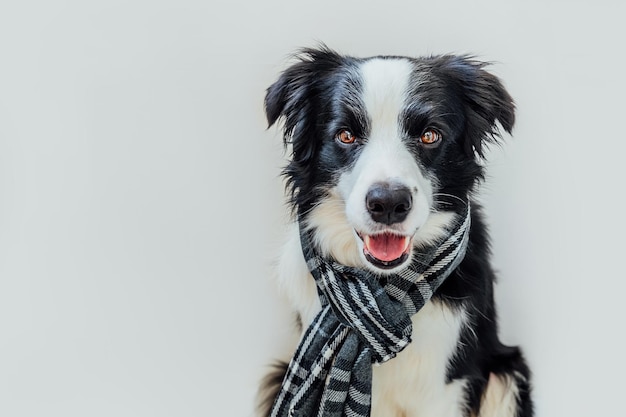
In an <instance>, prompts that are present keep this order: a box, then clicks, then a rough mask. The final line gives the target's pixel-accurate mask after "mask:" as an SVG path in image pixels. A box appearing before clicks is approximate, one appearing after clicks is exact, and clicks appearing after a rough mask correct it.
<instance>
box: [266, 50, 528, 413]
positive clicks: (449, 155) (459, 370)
mask: <svg viewBox="0 0 626 417" xmlns="http://www.w3.org/2000/svg"><path fill="white" fill-rule="evenodd" d="M378 58H381V57H378ZM383 58H385V57H383ZM403 59H408V60H409V61H410V62H411V63H412V65H413V67H414V75H413V77H414V78H415V82H414V83H413V84H412V85H414V91H412V92H411V105H410V106H409V107H408V108H407V110H406V112H405V114H403V115H402V123H403V125H404V131H405V132H406V138H404V140H405V141H406V143H407V147H408V148H409V149H412V152H414V154H415V158H417V159H419V161H420V165H421V166H422V167H423V169H424V170H425V171H426V172H428V173H429V174H430V175H431V176H432V177H433V178H436V184H437V189H436V190H435V191H436V194H435V195H436V196H438V198H437V200H436V204H437V205H438V206H437V207H435V209H439V208H444V209H445V208H449V207H451V206H454V205H455V204H458V200H457V197H458V199H459V200H460V199H463V198H464V197H465V196H466V195H468V194H470V195H471V193H472V191H474V189H475V187H476V186H477V184H478V183H479V182H480V181H481V180H482V179H483V176H484V172H483V167H482V165H481V164H480V159H481V158H482V157H484V154H485V144H487V143H493V142H497V140H498V139H499V126H501V127H502V128H503V129H504V130H505V131H506V132H509V133H510V132H511V130H512V128H513V125H514V123H515V107H514V104H513V100H512V99H511V97H510V95H509V94H508V93H507V91H506V90H505V88H504V87H503V85H502V83H501V82H500V81H499V80H498V79H497V78H496V77H494V76H493V75H491V74H489V73H488V72H486V71H485V70H484V66H485V64H483V63H480V62H477V61H475V60H474V59H472V58H471V57H467V56H449V55H444V56H432V57H427V58H420V59H411V58H403ZM361 62H363V59H359V58H353V57H345V56H342V55H339V54H337V53H336V52H333V51H331V50H329V49H328V48H325V47H322V48H320V49H306V50H303V51H302V52H301V53H300V54H299V55H298V57H297V62H296V63H295V64H294V65H292V66H291V67H289V68H288V69H287V70H286V71H284V72H283V73H282V75H281V76H280V78H279V80H278V81H277V82H276V83H275V84H273V85H272V86H271V87H270V88H269V89H268V91H267V96H266V100H265V108H266V112H267V118H268V122H269V125H270V126H271V125H273V124H274V123H275V122H276V121H277V120H278V119H279V118H280V117H282V118H283V120H284V140H285V143H286V144H291V145H292V156H291V159H290V162H289V164H288V165H287V167H286V168H285V170H284V175H285V177H286V180H287V184H288V188H289V190H290V192H291V202H292V204H293V207H294V208H295V209H296V210H297V211H298V212H299V213H301V214H304V215H306V213H307V212H308V211H309V210H310V208H311V207H313V206H314V205H315V203H316V202H318V201H320V199H321V198H322V197H323V196H324V194H325V192H326V190H328V189H329V188H330V187H332V186H333V185H334V184H335V183H336V181H337V176H336V172H338V171H340V170H341V169H342V167H349V166H350V165H351V164H352V163H353V162H354V160H355V159H356V158H357V157H358V148H357V149H356V150H355V148H351V149H350V150H346V149H343V148H342V147H341V146H337V143H336V141H335V140H334V135H335V133H336V132H337V131H338V130H339V129H342V128H348V129H349V130H351V131H352V132H353V133H355V134H356V136H357V137H359V138H367V134H368V129H369V121H368V120H366V119H365V118H363V117H360V116H359V115H362V114H364V112H363V111H360V110H359V109H360V108H361V107H362V106H363V103H361V102H360V100H359V94H358V93H359V91H360V89H361V88H362V86H361V85H360V81H359V78H358V76H356V75H355V74H356V71H355V68H356V67H357V65H359V63H361ZM426 127H436V128H437V129H438V130H439V131H441V132H442V133H443V135H444V136H445V137H446V138H448V140H446V141H443V143H441V144H440V145H439V146H434V147H424V146H421V145H419V144H417V143H416V142H415V141H414V140H413V138H414V137H419V135H420V134H421V133H422V132H423V130H424V129H425V128H426ZM473 207H474V208H473V210H472V228H471V232H470V243H469V247H468V250H467V254H466V256H465V258H464V260H463V262H462V263H461V264H460V266H459V267H458V268H457V269H456V270H455V271H454V272H453V274H452V275H451V276H450V277H448V278H447V280H446V281H445V282H444V284H443V285H442V286H441V287H440V288H439V290H438V291H437V293H436V294H435V296H434V299H435V300H438V301H440V302H443V303H446V304H448V305H449V306H450V307H452V308H455V307H460V306H461V305H463V306H464V308H465V309H466V311H467V314H469V322H470V323H471V329H466V330H465V331H464V332H463V333H462V335H461V341H460V343H459V346H458V349H457V352H456V354H455V356H454V357H453V358H452V360H451V361H450V364H449V367H448V375H447V378H448V380H449V381H452V380H455V379H457V378H464V379H467V380H468V381H469V383H468V392H467V396H468V401H469V404H468V405H469V408H470V409H471V411H473V412H475V413H477V412H478V408H479V406H480V401H481V397H482V395H483V393H484V390H485V388H486V385H487V382H488V380H489V375H490V374H491V373H493V374H496V375H504V374H508V375H511V376H512V378H513V379H514V380H515V381H517V384H518V387H519V398H518V403H519V410H520V411H519V415H518V417H530V416H532V415H533V411H532V402H531V399H530V385H529V382H528V381H529V380H530V372H529V369H528V367H527V365H526V363H525V361H524V359H523V357H522V355H521V353H520V350H519V349H518V348H514V347H507V346H504V345H503V344H502V343H501V342H500V341H499V339H498V329H497V317H496V311H495V306H494V295H493V283H494V280H495V274H494V272H493V270H492V268H491V264H490V249H489V239H488V235H487V229H486V226H485V225H484V222H483V219H482V215H481V212H480V208H479V206H478V205H477V204H474V206H473ZM284 371H285V368H284V367H281V368H280V372H282V373H284ZM269 382H270V383H269V384H268V386H272V387H274V388H273V390H272V392H274V393H275V392H276V390H277V389H278V386H279V382H280V378H278V376H277V375H276V374H273V376H272V377H271V378H270V379H269ZM468 411H469V410H468Z"/></svg>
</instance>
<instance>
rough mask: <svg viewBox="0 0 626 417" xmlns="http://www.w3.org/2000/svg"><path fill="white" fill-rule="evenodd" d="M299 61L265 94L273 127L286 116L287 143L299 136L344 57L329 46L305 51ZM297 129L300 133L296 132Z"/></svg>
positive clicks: (296, 56)
mask: <svg viewBox="0 0 626 417" xmlns="http://www.w3.org/2000/svg"><path fill="white" fill-rule="evenodd" d="M295 59H296V60H297V61H296V62H295V63H294V64H293V65H291V66H290V67H289V68H287V69H286V70H285V71H284V72H283V73H282V74H281V75H280V77H279V78H278V80H277V81H276V82H275V83H274V84H272V85H271V86H270V87H269V88H268V89H267V93H266V95H265V114H266V116H267V122H268V125H269V126H270V127H271V126H272V125H273V124H274V123H276V121H277V120H278V119H279V118H280V117H281V116H282V117H284V121H285V125H284V127H283V129H284V133H285V141H288V140H289V138H290V137H292V136H293V137H297V136H299V135H298V133H300V130H301V129H302V128H304V126H301V125H302V122H303V121H304V120H303V119H305V118H306V116H307V111H308V110H310V109H311V107H312V106H313V105H314V103H315V101H316V100H317V99H318V95H319V93H320V92H319V91H318V88H319V86H320V84H321V83H320V82H321V81H323V79H324V77H325V76H326V75H327V74H329V73H330V72H331V71H332V70H333V69H335V68H336V67H337V66H339V65H340V63H341V59H342V58H341V56H340V55H339V54H337V53H336V52H335V51H333V50H331V49H329V48H328V47H326V46H325V45H321V46H320V48H319V49H312V48H307V49H302V50H301V51H300V52H299V53H298V54H296V55H295ZM294 129H297V131H294Z"/></svg>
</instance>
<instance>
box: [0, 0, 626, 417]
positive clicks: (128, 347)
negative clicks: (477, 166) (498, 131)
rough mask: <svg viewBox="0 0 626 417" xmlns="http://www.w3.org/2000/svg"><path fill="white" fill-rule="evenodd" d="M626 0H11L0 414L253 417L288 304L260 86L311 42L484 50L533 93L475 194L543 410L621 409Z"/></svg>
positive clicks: (5, 45)
mask: <svg viewBox="0 0 626 417" xmlns="http://www.w3.org/2000/svg"><path fill="white" fill-rule="evenodd" d="M623 4H624V3H620V2H618V1H615V2H602V1H594V2H591V1H589V2H565V1H563V2H551V1H543V2H539V1H536V2H535V1H528V2H517V3H513V2H506V1H495V0H493V1H472V2H460V1H459V2H454V3H453V2H445V1H441V2H434V1H428V2H426V1H410V2H409V1H386V2H378V3H375V2H363V1H336V0H335V1H328V0H317V1H314V2H312V1H311V2H299V1H295V0H291V1H283V0H267V1H258V2H252V1H250V2H235V1H232V2H225V1H224V2H221V1H193V0H179V1H172V0H168V1H147V0H144V1H141V0H130V1H129V0H124V1H115V0H109V1H99V2H84V1H20V2H17V1H14V2H8V1H7V2H3V3H2V4H1V5H0V415H2V416H7V417H18V416H20V417H21V416H64V417H67V416H81V417H83V416H146V417H148V416H150V417H152V416H211V417H214V416H244V417H249V416H252V413H253V397H254V392H255V389H256V385H257V381H258V379H259V378H260V377H261V376H262V374H263V372H264V371H265V369H266V365H267V364H268V363H270V362H271V361H272V360H273V358H275V357H277V356H278V355H280V354H284V353H285V343H286V341H287V339H288V334H289V329H290V328H291V326H292V318H291V317H290V316H289V314H288V310H287V308H286V306H285V305H284V302H283V301H282V300H281V299H280V297H279V296H278V295H277V294H276V291H275V289H274V287H273V284H272V280H271V274H272V262H273V260H274V258H275V257H276V255H277V252H278V250H279V247H280V243H281V234H282V231H283V224H284V223H285V221H286V220H287V219H288V216H287V215H286V210H285V206H284V203H283V190H282V187H283V186H282V182H281V179H280V178H279V174H280V169H281V167H282V165H283V164H284V159H283V154H282V145H281V137H280V134H279V133H278V131H277V130H276V129H270V130H266V122H265V119H264V114H263V107H262V103H263V98H264V92H265V89H266V88H267V87H268V86H269V85H270V83H272V82H273V81H274V80H275V78H276V77H277V75H278V73H279V72H280V71H281V70H282V69H284V68H285V65H286V64H287V63H288V57H289V54H290V53H292V52H294V51H295V50H296V49H297V48H298V47H302V46H314V45H316V44H317V42H319V41H323V42H325V43H327V44H328V45H329V46H330V47H332V48H335V49H337V50H339V51H341V52H344V53H349V54H352V55H357V56H368V55H376V54H398V55H413V56H417V55H425V54H433V53H471V54H475V55H476V56H477V57H478V58H480V59H483V60H486V61H491V62H493V65H492V66H491V67H490V69H491V71H493V72H494V73H495V74H497V75H498V76H500V77H501V78H502V79H503V81H504V83H505V85H506V86H507V88H508V89H509V91H510V92H511V94H512V95H513V97H514V98H515V100H516V102H517V106H518V113H517V116H518V123H517V126H516V128H515V131H514V134H513V137H509V136H507V137H506V138H505V142H506V145H505V146H504V147H503V148H502V149H497V148H496V149H494V150H493V151H492V152H491V154H490V156H489V162H488V166H489V178H488V180H487V182H486V183H485V186H484V188H483V191H482V193H481V196H482V197H481V200H482V201H483V203H484V205H485V207H486V212H487V213H488V215H489V223H490V225H491V231H492V235H493V243H494V245H493V251H494V260H493V261H494V264H495V267H496V269H497V270H498V272H499V276H500V281H499V284H498V287H497V304H498V306H499V312H500V322H501V336H502V338H503V340H504V341H505V342H507V343H511V344H519V345H521V346H522V348H523V349H524V351H525V352H526V354H527V356H528V359H529V361H530V364H531V366H532V369H533V371H534V383H535V387H536V389H535V399H536V402H537V415H538V416H580V417H583V416H590V415H619V414H620V413H623V389H624V386H623V380H624V373H625V372H626V360H625V359H624V355H625V353H624V344H625V341H626V338H625V337H624V323H623V322H624V318H625V314H624V313H625V307H624V305H625V304H626V303H625V301H624V292H625V290H626V285H624V281H625V279H626V274H625V273H624V268H623V264H622V263H623V260H624V243H623V241H624V234H625V232H626V230H625V222H624V210H625V208H626V207H625V203H624V198H623V184H622V183H623V181H624V178H626V176H625V169H624V165H625V162H624V152H625V150H626V149H625V148H626V147H625V146H624V142H625V135H624V132H623V130H624V117H625V116H624V114H625V110H626V109H625V107H626V106H625V105H624V102H625V97H626V88H625V87H626V83H625V82H624V64H625V63H626V60H625V58H624V51H623V49H624V48H623V40H624V39H625V38H626V30H624V29H623V27H624V26H623V21H622V20H623V17H624V15H625V13H624V12H626V10H625V7H624V6H623Z"/></svg>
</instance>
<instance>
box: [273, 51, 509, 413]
mask: <svg viewBox="0 0 626 417" xmlns="http://www.w3.org/2000/svg"><path fill="white" fill-rule="evenodd" d="M360 70H361V76H362V79H363V86H364V89H363V97H362V99H363V103H364V104H365V108H366V111H367V113H368V116H369V120H370V123H371V126H370V127H371V131H370V136H369V137H368V138H367V143H366V144H365V146H364V149H363V150H362V152H361V154H360V156H359V158H358V160H357V161H356V163H355V164H354V166H353V167H352V169H351V170H350V171H347V172H344V173H343V174H342V175H341V176H340V178H339V182H338V185H337V186H336V187H335V188H333V189H331V190H329V193H328V195H327V196H326V197H325V198H324V199H323V200H322V201H320V202H318V204H317V205H316V207H315V208H314V209H313V210H312V211H311V212H310V213H309V215H308V217H307V222H308V223H307V225H306V227H309V228H312V229H314V230H315V233H314V238H315V244H316V245H317V247H318V248H319V249H320V250H321V252H322V253H323V254H324V255H326V256H331V257H333V258H335V259H336V260H337V261H338V262H340V263H342V264H345V265H349V266H354V267H369V268H374V267H373V266H372V265H370V264H369V262H367V261H366V259H365V258H364V257H363V247H362V242H361V241H360V239H359V238H358V236H357V235H356V233H355V230H356V231H359V232H365V233H376V232H380V230H379V228H380V227H381V226H380V225H379V224H376V223H374V222H373V221H372V220H371V218H370V216H369V214H368V212H367V210H366V207H365V196H366V193H367V191H368V189H369V188H370V187H371V185H372V184H375V183H377V182H384V181H396V182H401V183H402V184H404V185H405V186H406V187H408V188H409V189H410V190H411V192H412V197H413V208H412V210H411V213H410V214H409V216H408V217H407V219H406V220H405V221H403V222H402V223H399V224H395V225H392V226H391V227H392V228H393V230H394V231H396V232H399V233H403V234H406V235H413V234H414V233H415V236H414V240H413V244H414V246H415V247H419V246H420V245H422V244H425V243H428V242H430V241H432V240H434V239H437V238H439V237H440V236H441V234H442V233H443V232H444V230H445V226H447V225H448V224H449V223H450V221H451V220H452V217H453V215H452V214H451V213H446V212H432V211H431V207H432V203H433V188H434V187H433V184H432V183H431V180H430V179H429V178H427V177H426V176H425V175H424V174H423V173H422V170H421V169H420V167H419V166H418V164H417V162H416V161H415V158H414V157H413V156H412V155H411V153H410V152H409V151H408V149H407V148H406V146H405V144H404V142H403V140H402V138H403V134H404V133H403V132H402V128H401V126H400V124H399V115H400V114H401V110H402V109H403V107H404V106H405V98H406V91H407V89H408V86H409V85H410V82H411V81H410V74H411V64H410V63H409V62H407V61H404V60H400V59H386V60H382V59H374V60H371V61H367V62H366V63H365V64H363V66H362V67H361V69H360ZM378 272H382V271H378ZM278 282H279V286H280V288H281V289H282V291H283V293H284V294H285V295H286V296H287V298H288V299H289V300H290V301H291V303H292V306H293V308H294V309H295V310H296V311H297V312H298V313H299V314H300V317H301V319H302V325H303V330H306V328H307V327H308V325H309V324H310V323H311V321H312V320H313V318H314V317H315V315H316V314H317V313H318V312H319V310H320V309H321V306H320V302H319V299H318V296H317V290H316V287H315V281H314V279H313V277H312V276H311V275H310V273H309V272H308V270H307V267H306V263H305V261H304V258H303V255H302V250H301V247H300V237H299V232H298V226H297V224H294V225H293V227H292V230H291V232H290V234H289V238H288V241H287V244H286V245H285V247H284V250H283V252H282V255H281V258H280V262H279V268H278ZM412 321H413V335H412V340H413V342H412V343H411V344H410V345H409V346H407V347H406V348H405V350H404V351H402V352H401V353H400V354H398V356H397V357H396V358H394V359H393V360H391V361H389V362H387V363H385V364H383V365H381V366H379V367H375V368H374V376H373V387H372V416H373V417H459V416H462V415H464V413H466V412H467V409H466V408H467V407H466V399H465V394H464V393H465V384H466V381H464V380H456V381H454V382H452V383H447V381H446V375H447V372H446V371H447V366H448V364H449V362H450V359H451V357H452V355H453V354H454V352H455V351H456V349H457V345H458V343H459V339H460V333H461V331H462V330H463V329H464V328H465V326H466V324H467V323H466V322H467V319H466V314H465V312H464V311H463V309H458V310H451V309H450V308H448V307H446V306H445V305H444V304H441V303H436V302H433V301H429V302H428V303H427V304H426V305H425V306H424V307H423V308H422V309H421V310H420V311H419V312H418V313H417V314H416V315H414V316H413V317H412ZM511 384H514V381H512V380H511V379H502V378H498V377H495V376H493V377H492V378H491V379H490V382H489V385H488V389H487V390H486V392H485V395H484V398H483V407H482V409H481V411H480V414H479V415H478V416H477V417H495V416H498V417H513V416H514V412H515V399H516V396H517V389H516V387H513V388H510V385H511Z"/></svg>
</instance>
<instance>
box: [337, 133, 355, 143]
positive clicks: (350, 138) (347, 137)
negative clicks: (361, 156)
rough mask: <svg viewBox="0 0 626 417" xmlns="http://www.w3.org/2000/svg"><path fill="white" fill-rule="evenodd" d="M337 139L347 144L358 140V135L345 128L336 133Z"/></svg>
mask: <svg viewBox="0 0 626 417" xmlns="http://www.w3.org/2000/svg"><path fill="white" fill-rule="evenodd" d="M335 139H336V140H337V141H339V142H341V143H343V144H345V145H350V144H352V143H354V142H356V136H354V135H353V134H352V132H350V131H349V130H346V129H343V130H341V131H339V133H337V135H335Z"/></svg>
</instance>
